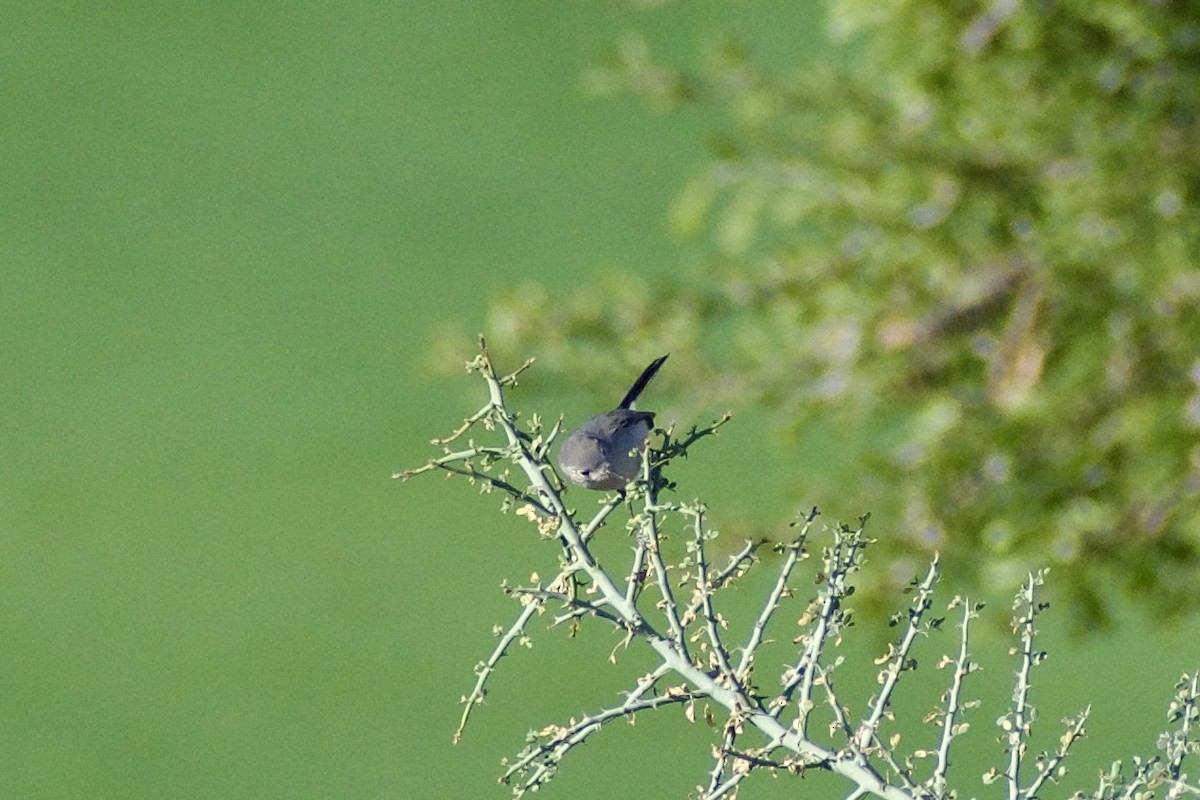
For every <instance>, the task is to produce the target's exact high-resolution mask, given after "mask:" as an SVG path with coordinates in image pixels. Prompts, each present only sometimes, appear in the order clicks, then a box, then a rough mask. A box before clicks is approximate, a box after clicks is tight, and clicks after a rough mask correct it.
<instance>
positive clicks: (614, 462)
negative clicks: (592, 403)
mask: <svg viewBox="0 0 1200 800" xmlns="http://www.w3.org/2000/svg"><path fill="white" fill-rule="evenodd" d="M668 355H669V354H668ZM666 360H667V356H663V357H662V358H656V359H655V360H654V361H652V362H650V366H648V367H646V368H645V369H644V370H642V374H641V375H639V376H638V379H637V380H636V381H634V382H633V386H630V387H629V391H628V392H626V393H625V399H623V400H622V401H621V402H620V404H619V405H618V406H617V407H616V408H615V409H614V410H612V411H605V412H604V413H603V414H597V415H596V416H594V417H592V418H591V419H589V420H588V421H587V422H585V423H583V424H582V425H580V426H579V427H578V428H576V429H575V430H574V431H572V433H571V435H570V436H568V437H567V440H566V441H565V442H563V443H562V447H561V448H559V450H558V468H559V470H560V471H561V472H562V474H563V475H565V476H566V478H567V480H569V481H570V482H571V483H574V484H577V485H579V486H582V487H584V488H585V489H624V488H625V485H626V484H628V483H629V482H630V481H631V480H633V479H634V478H636V477H637V474H638V470H639V469H641V465H642V458H641V451H642V448H643V447H644V446H645V445H646V437H647V436H649V435H650V430H651V429H652V428H653V427H654V414H653V413H652V412H650V411H635V410H634V409H633V403H634V401H635V400H637V398H638V395H640V394H641V393H642V390H643V389H645V388H646V384H648V383H650V379H651V378H653V377H654V373H656V372H658V368H659V367H661V366H662V365H663V362H664V361H666Z"/></svg>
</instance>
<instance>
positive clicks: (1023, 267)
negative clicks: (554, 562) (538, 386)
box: [488, 0, 1200, 623]
mask: <svg viewBox="0 0 1200 800" xmlns="http://www.w3.org/2000/svg"><path fill="white" fill-rule="evenodd" d="M752 9H753V6H750V7H749V8H743V7H742V6H741V5H738V6H736V7H733V6H731V11H730V13H731V14H732V13H753V11H752ZM1194 11H1195V9H1194V7H1193V6H1191V5H1190V4H1188V3H1179V2H1170V1H1169V0H1160V1H1159V2H1132V1H1123V0H1113V1H1111V2H1099V3H1097V2H1094V1H1093V0H1064V1H1060V2H1053V3H1017V2H1015V0H995V1H994V2H988V3H981V2H960V3H941V2H931V1H930V0H912V1H911V2H891V3H876V2H873V0H845V1H844V2H832V3H831V4H830V6H829V8H828V27H829V31H830V34H831V38H832V39H833V40H834V43H835V44H834V48H833V53H834V56H833V58H834V59H835V60H834V61H833V62H832V63H826V64H823V65H821V66H819V67H817V68H807V69H804V70H803V71H801V72H799V74H780V72H779V70H777V69H771V68H767V67H765V66H763V65H761V64H758V63H756V62H755V60H754V59H753V58H752V57H751V55H750V47H748V46H746V45H742V44H738V43H734V42H726V43H723V44H721V45H720V46H719V47H717V48H715V50H714V52H712V53H711V54H709V55H708V56H707V57H706V58H705V59H704V62H703V63H702V64H701V65H700V66H698V67H687V68H683V67H676V66H669V65H663V64H659V63H656V61H655V59H654V58H653V57H652V49H653V48H651V47H650V46H649V45H648V44H647V43H646V42H644V41H641V40H639V39H637V38H634V37H631V38H629V39H628V40H627V41H625V42H623V43H621V44H620V45H619V46H618V47H617V48H616V50H615V52H614V53H613V55H612V57H611V59H610V60H609V61H608V62H607V63H605V64H604V65H603V66H602V67H599V68H597V69H596V70H595V71H594V72H593V73H592V74H591V75H589V76H588V86H589V87H590V88H591V89H593V90H596V91H601V92H612V91H632V92H634V93H637V94H639V95H642V96H644V97H646V98H647V99H648V100H649V101H651V102H652V103H653V105H654V106H655V107H657V108H668V109H669V108H673V107H678V106H686V105H694V104H700V105H704V106H709V107H717V108H720V109H723V110H724V111H726V112H727V114H728V120H729V121H728V125H727V131H726V132H724V133H722V134H721V135H720V136H719V137H717V138H716V139H715V140H714V142H713V147H712V154H713V157H712V162H711V164H710V165H709V166H708V167H707V168H706V169H705V170H704V171H703V174H701V175H699V176H698V177H697V178H696V179H695V180H694V182H692V183H691V185H689V186H686V187H685V188H684V189H683V190H682V192H681V193H680V195H679V197H678V201H677V202H676V204H675V206H674V208H673V209H672V211H671V223H672V225H673V226H674V228H675V229H676V230H677V231H678V232H679V233H681V234H685V235H693V236H704V237H709V238H710V239H711V242H710V243H709V244H707V245H706V252H707V256H706V258H705V263H704V264H703V266H701V267H700V268H698V269H695V270H691V271H687V272H686V273H683V274H679V275H677V276H675V277H674V278H670V279H666V280H653V281H652V280H649V279H645V278H643V277H641V276H638V275H634V274H623V275H617V276H612V277H610V278H608V279H607V280H606V281H600V282H598V281H592V282H590V283H588V284H587V285H583V286H581V287H580V288H579V290H578V292H577V294H576V295H575V296H574V297H558V296H553V295H552V294H551V293H550V292H549V291H548V290H546V289H544V288H542V287H537V286H524V287H520V288H518V289H517V290H515V291H513V292H512V293H511V295H510V296H508V297H506V298H501V299H499V300H498V301H497V302H496V303H495V305H494V307H493V311H492V318H491V320H490V323H489V326H488V330H489V334H490V337H491V341H492V343H493V346H494V347H496V348H497V349H502V350H506V351H510V352H516V353H519V354H521V355H525V354H528V353H530V352H536V353H537V354H538V355H539V357H541V358H543V359H547V360H549V361H550V363H551V364H555V363H558V364H567V363H571V364H578V363H580V362H582V363H585V364H589V365H590V366H591V368H592V369H593V370H595V371H596V372H597V373H599V372H607V371H608V370H610V369H613V368H615V367H616V366H617V365H618V364H619V365H620V366H621V373H620V374H622V375H624V374H626V373H628V371H629V369H630V367H631V366H633V365H634V364H636V363H637V362H639V361H642V360H645V358H646V357H647V356H649V355H653V354H656V353H658V352H659V351H660V350H662V349H663V348H664V347H666V348H667V349H670V350H671V351H672V352H673V356H672V358H673V363H675V365H676V366H677V368H679V367H680V361H681V360H682V361H683V362H684V365H685V366H684V367H683V369H684V371H685V374H688V376H689V377H688V384H689V388H690V389H691V390H692V391H693V392H694V393H695V397H696V399H697V401H711V402H720V403H725V404H728V403H731V402H735V401H736V402H737V403H739V404H745V403H747V402H751V401H758V402H763V403H766V404H769V405H770V406H772V407H774V408H776V409H778V411H779V412H780V414H781V417H782V419H783V420H785V421H786V424H787V425H788V426H793V427H792V429H793V430H797V429H799V426H805V425H809V424H814V423H815V421H817V420H822V419H823V420H826V421H828V420H835V421H836V424H837V425H838V426H839V427H841V428H842V429H843V430H846V431H858V430H870V431H879V430H881V426H882V427H884V428H887V429H889V430H890V431H891V432H892V435H890V436H879V437H877V441H876V442H874V443H873V445H872V444H871V443H869V445H868V446H873V449H872V450H871V451H870V456H869V458H868V459H867V461H868V463H865V464H860V465H858V466H859V474H860V475H861V478H862V479H861V481H859V482H858V483H857V485H853V484H852V485H846V486H844V487H843V490H842V492H841V493H840V494H839V495H838V497H837V506H838V507H839V508H841V509H847V513H850V511H849V510H850V509H872V510H874V511H876V512H877V513H878V512H880V511H884V512H888V513H892V514H894V515H895V516H894V519H896V520H899V521H900V522H901V524H899V525H897V526H896V528H897V529H902V535H890V536H888V537H886V538H885V541H883V542H881V546H882V547H884V548H888V549H889V550H890V554H891V555H892V556H893V557H895V558H896V559H898V560H899V561H903V560H904V559H905V558H906V557H907V558H915V557H916V556H917V555H921V557H922V558H923V557H924V554H926V553H928V551H931V550H934V549H937V550H940V551H942V552H943V554H944V556H945V559H946V563H947V564H948V566H950V567H951V569H952V570H953V571H955V572H956V573H957V574H958V575H959V576H960V577H964V576H966V577H970V578H973V579H975V580H977V581H981V582H983V583H985V584H986V583H990V582H992V581H999V580H1001V579H1002V580H1003V581H1004V582H1007V583H1012V582H1015V580H1014V577H1013V576H1014V575H1015V574H1023V572H1024V571H1026V570H1029V569H1034V568H1037V567H1040V566H1044V565H1065V566H1066V567H1067V568H1066V569H1064V570H1063V572H1065V574H1066V578H1065V581H1066V582H1067V583H1069V585H1070V591H1071V593H1072V595H1073V596H1074V598H1075V599H1076V600H1077V601H1078V602H1079V603H1080V607H1081V608H1082V609H1083V610H1084V611H1086V612H1087V613H1086V615H1085V616H1084V619H1085V620H1086V622H1088V623H1097V622H1103V621H1105V619H1106V618H1107V614H1108V609H1109V607H1110V603H1111V601H1112V599H1113V598H1114V593H1113V590H1114V589H1115V588H1116V587H1118V586H1120V587H1123V588H1124V589H1125V590H1127V592H1128V593H1129V594H1131V595H1133V596H1135V597H1138V598H1140V599H1145V600H1146V601H1147V602H1148V603H1149V605H1150V607H1151V608H1153V610H1154V611H1156V612H1157V613H1159V614H1162V615H1164V616H1170V615H1172V614H1179V613H1183V612H1185V611H1189V610H1192V609H1195V608H1196V607H1197V606H1198V605H1200V591H1197V589H1196V587H1197V586H1200V445H1198V444H1197V442H1198V441H1200V437H1198V436H1197V432H1198V430H1200V391H1198V387H1200V348H1198V344H1197V343H1198V342H1200V268H1198V266H1197V254H1198V250H1197V244H1198V242H1200V217H1198V216H1197V212H1196V200H1197V192H1198V191H1200V129H1198V124H1197V120H1198V113H1200V17H1198V16H1197V15H1196V14H1195V13H1194ZM705 241H708V240H707V239H706V240H705ZM651 343H653V344H651ZM624 354H628V355H629V356H630V358H629V359H628V360H626V358H625V357H624ZM735 408H736V406H735ZM837 457H838V455H837V454H836V453H834V454H830V458H837Z"/></svg>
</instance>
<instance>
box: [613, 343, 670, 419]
mask: <svg viewBox="0 0 1200 800" xmlns="http://www.w3.org/2000/svg"><path fill="white" fill-rule="evenodd" d="M669 355H671V354H670V353H667V356H669ZM667 356H663V357H661V358H656V359H654V360H653V361H651V362H650V366H648V367H646V368H645V369H644V370H642V374H641V375H638V379H637V380H636V381H634V382H633V386H630V387H629V391H628V392H626V393H625V399H624V400H622V401H621V404H620V405H619V406H617V408H633V402H634V401H635V400H637V399H638V395H639V394H641V393H642V390H643V389H645V388H646V384H648V383H650V379H651V378H653V377H654V373H656V372H658V368H659V367H661V366H662V365H663V362H664V361H666V360H667Z"/></svg>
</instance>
